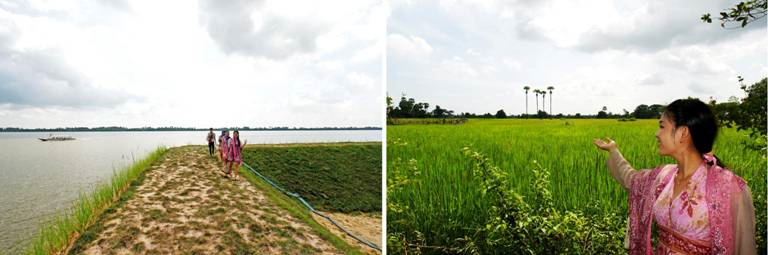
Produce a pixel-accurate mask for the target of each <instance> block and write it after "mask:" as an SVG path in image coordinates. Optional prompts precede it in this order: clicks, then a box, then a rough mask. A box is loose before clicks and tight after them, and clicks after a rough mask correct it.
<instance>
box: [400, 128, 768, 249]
mask: <svg viewBox="0 0 768 255" xmlns="http://www.w3.org/2000/svg"><path fill="white" fill-rule="evenodd" d="M657 128H658V120H655V119H654V120H637V121H626V122H619V121H617V120H615V119H612V120H596V119H577V120H562V119H549V120H521V119H485V120H478V119H472V120H469V121H468V122H467V123H466V124H463V125H396V126H388V127H387V166H388V167H387V178H388V182H389V183H388V185H389V187H393V184H392V182H398V183H397V184H396V185H397V186H398V187H397V188H388V194H387V195H388V197H387V200H388V204H389V205H388V206H389V209H388V216H387V217H388V223H387V224H388V225H387V226H388V235H389V236H392V235H393V234H400V235H403V236H407V237H408V238H407V239H409V240H418V243H417V244H412V247H427V249H424V250H422V252H427V253H429V251H430V250H429V247H432V246H435V247H445V246H452V245H453V244H452V243H451V242H458V241H456V240H463V238H465V237H472V236H477V235H475V234H476V232H477V229H478V228H482V227H483V226H484V224H485V223H486V222H488V220H489V219H488V217H490V216H489V214H488V213H487V212H488V211H489V210H491V204H492V202H491V201H488V196H483V195H482V193H481V192H482V191H481V190H482V189H480V188H478V185H480V183H479V182H478V181H477V179H475V178H473V172H472V169H473V166H474V163H473V161H472V160H471V159H469V158H467V157H466V156H464V155H463V154H462V152H461V150H462V148H469V149H471V150H472V151H476V152H479V153H482V154H483V155H485V156H487V157H488V158H489V159H490V161H491V162H492V163H493V164H494V165H495V166H497V167H499V168H500V169H502V170H504V171H506V173H507V175H506V176H505V178H509V180H508V181H509V183H510V184H511V186H512V189H514V190H515V191H516V192H517V193H519V194H521V195H522V196H523V197H530V196H533V194H535V192H536V191H535V190H534V189H533V188H531V187H533V185H532V184H533V182H534V174H533V171H531V169H532V165H533V164H534V163H533V162H534V161H535V162H537V163H538V164H540V165H541V166H542V167H543V168H545V169H547V170H549V181H550V182H549V190H550V191H551V195H552V198H553V199H552V202H553V207H555V208H557V209H558V210H569V211H575V212H588V213H587V214H601V213H605V214H607V213H615V214H616V215H618V216H619V217H622V218H624V219H625V218H626V211H627V193H626V192H625V191H624V190H623V188H621V186H620V185H619V184H618V183H616V182H615V181H614V180H613V179H612V178H611V176H610V174H609V173H608V169H607V166H606V164H605V162H606V159H607V157H608V153H607V152H605V151H601V150H598V149H597V148H596V147H595V145H594V144H593V143H592V140H593V138H604V137H610V138H612V139H614V140H615V141H616V142H617V144H618V146H619V149H620V150H621V152H622V154H623V155H624V157H625V158H626V159H627V160H628V161H629V162H630V164H631V165H632V166H633V167H634V168H636V169H647V168H654V167H656V166H659V165H662V164H667V163H673V162H674V161H673V160H672V159H671V158H662V157H660V156H659V155H658V148H657V144H656V139H655V137H654V134H655V132H656V129H657ZM748 139H749V137H748V136H747V134H746V133H745V132H736V130H735V129H722V130H721V131H720V134H719V137H718V139H717V141H716V144H715V146H714V153H715V155H717V156H718V158H720V159H722V161H723V162H724V163H725V164H726V166H727V167H728V168H730V169H732V171H733V172H735V173H736V174H737V175H739V176H741V177H743V178H744V179H745V180H746V181H747V183H748V185H749V187H750V188H751V190H752V195H753V200H754V201H755V209H756V215H757V221H758V223H757V225H758V227H757V232H758V233H759V234H758V243H759V244H760V246H761V247H760V249H761V250H763V251H764V250H765V230H766V228H765V225H766V216H765V212H766V198H765V193H766V158H765V152H764V151H762V152H761V151H754V150H748V149H745V147H744V146H742V144H741V143H742V142H743V141H746V140H748ZM621 224H625V223H621ZM616 225H618V226H620V224H616ZM534 234H535V233H534ZM621 236H623V235H621ZM510 238H511V237H510ZM474 241H476V242H478V241H479V242H480V243H482V242H483V240H474ZM622 241H623V240H616V242H617V243H620V242H622ZM406 242H410V241H408V240H406ZM486 245H490V246H492V245H493V244H486ZM390 246H391V245H390ZM388 249H389V250H390V252H392V253H398V250H399V249H400V248H398V247H389V248H388ZM433 251H440V250H439V249H437V250H433ZM481 251H482V249H481ZM440 252H445V250H442V251H440ZM435 253H439V252H435Z"/></svg>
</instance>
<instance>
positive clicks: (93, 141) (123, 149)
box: [0, 130, 382, 254]
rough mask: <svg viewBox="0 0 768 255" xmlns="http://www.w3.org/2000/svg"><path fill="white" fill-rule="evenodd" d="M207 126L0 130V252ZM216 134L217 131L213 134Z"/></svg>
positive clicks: (290, 135)
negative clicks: (53, 138)
mask: <svg viewBox="0 0 768 255" xmlns="http://www.w3.org/2000/svg"><path fill="white" fill-rule="evenodd" d="M206 134H207V131H179V132H174V131H163V132H71V133H68V132H61V133H55V134H54V135H57V136H72V137H75V138H77V140H74V141H62V142H41V141H39V140H37V138H38V137H47V136H48V133H0V254H16V253H21V252H22V251H23V250H24V249H25V248H26V246H27V244H28V241H29V239H30V238H31V237H32V236H34V234H35V233H37V231H38V227H39V226H40V223H41V222H43V221H45V220H48V219H50V217H51V216H53V215H54V214H56V213H59V212H61V211H62V210H64V209H66V208H69V207H70V206H71V204H72V202H73V201H74V200H75V199H76V198H77V197H78V195H79V194H80V193H81V192H90V191H91V189H92V188H93V187H94V186H95V184H96V183H98V182H106V181H108V180H109V178H110V177H111V176H112V172H113V171H114V170H119V169H121V168H122V167H124V166H126V165H129V164H130V163H131V162H133V160H134V159H135V160H139V159H141V158H143V157H144V156H146V155H147V154H148V153H149V152H151V151H152V150H154V149H155V148H157V147H158V146H167V147H175V146H181V145H188V144H207V142H206V140H205V137H206ZM217 135H218V134H217ZM240 135H241V140H248V143H249V144H265V143H313V142H346V141H355V142H357V141H381V140H382V138H381V135H382V132H381V131H380V130H354V131H242V132H240Z"/></svg>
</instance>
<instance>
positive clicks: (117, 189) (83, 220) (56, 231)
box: [26, 147, 168, 254]
mask: <svg viewBox="0 0 768 255" xmlns="http://www.w3.org/2000/svg"><path fill="white" fill-rule="evenodd" d="M167 150H168V149H167V148H164V147H160V148H158V149H156V150H155V151H154V152H152V153H150V154H149V155H148V156H147V157H146V158H144V159H142V160H140V161H137V162H134V163H133V164H131V165H130V166H127V167H126V168H124V169H121V170H119V171H116V172H115V173H114V174H113V175H112V178H111V179H110V182H109V183H99V184H97V185H96V188H95V189H94V191H93V192H92V193H90V194H86V193H81V194H80V197H79V198H78V199H77V200H75V202H73V205H72V208H69V209H67V210H65V211H63V212H61V213H60V214H58V215H56V216H54V217H53V218H52V219H51V220H49V221H47V222H44V223H43V224H42V226H41V227H40V232H39V234H38V235H37V236H35V237H34V238H33V239H32V241H31V243H30V245H29V247H28V248H27V252H26V253H27V254H54V253H59V252H61V251H63V250H65V249H67V248H68V246H69V245H70V244H71V243H72V241H73V240H75V239H76V238H77V237H78V236H79V235H80V234H82V233H83V231H85V230H86V229H87V228H88V227H89V226H90V225H91V224H93V223H94V222H95V221H96V219H98V217H99V215H101V214H102V213H103V212H104V210H106V209H107V208H109V207H110V206H112V205H113V204H114V203H115V202H116V201H118V200H119V199H120V197H121V194H122V193H123V192H124V191H125V190H126V189H128V187H129V186H130V185H131V183H132V182H133V181H134V180H136V179H137V178H139V177H140V176H141V175H142V174H143V173H144V171H146V170H147V169H148V168H149V167H150V166H151V165H152V164H153V163H154V162H155V161H157V160H158V159H159V158H160V157H162V156H163V155H164V154H165V152H166V151H167Z"/></svg>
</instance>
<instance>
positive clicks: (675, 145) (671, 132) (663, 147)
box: [656, 114, 682, 156]
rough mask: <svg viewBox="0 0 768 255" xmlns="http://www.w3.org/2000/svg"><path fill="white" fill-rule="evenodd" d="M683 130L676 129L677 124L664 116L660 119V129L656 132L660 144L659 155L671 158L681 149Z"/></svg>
mask: <svg viewBox="0 0 768 255" xmlns="http://www.w3.org/2000/svg"><path fill="white" fill-rule="evenodd" d="M680 131H681V130H680V129H679V128H675V123H674V122H672V121H671V120H670V119H669V118H667V115H666V114H662V115H661V118H660V119H659V129H658V130H657V131H656V141H657V142H658V143H659V155H661V156H670V155H672V154H674V153H675V152H677V150H679V148H680V147H681V146H680V145H681V143H680V141H681V139H682V136H681V133H682V132H680Z"/></svg>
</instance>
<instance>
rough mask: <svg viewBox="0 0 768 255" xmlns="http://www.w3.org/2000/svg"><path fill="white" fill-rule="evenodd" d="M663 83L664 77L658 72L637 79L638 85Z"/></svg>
mask: <svg viewBox="0 0 768 255" xmlns="http://www.w3.org/2000/svg"><path fill="white" fill-rule="evenodd" d="M663 83H664V79H663V78H661V75H659V74H652V75H648V76H645V77H642V78H640V79H639V80H638V81H637V84H638V85H645V86H657V85H661V84H663Z"/></svg>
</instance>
